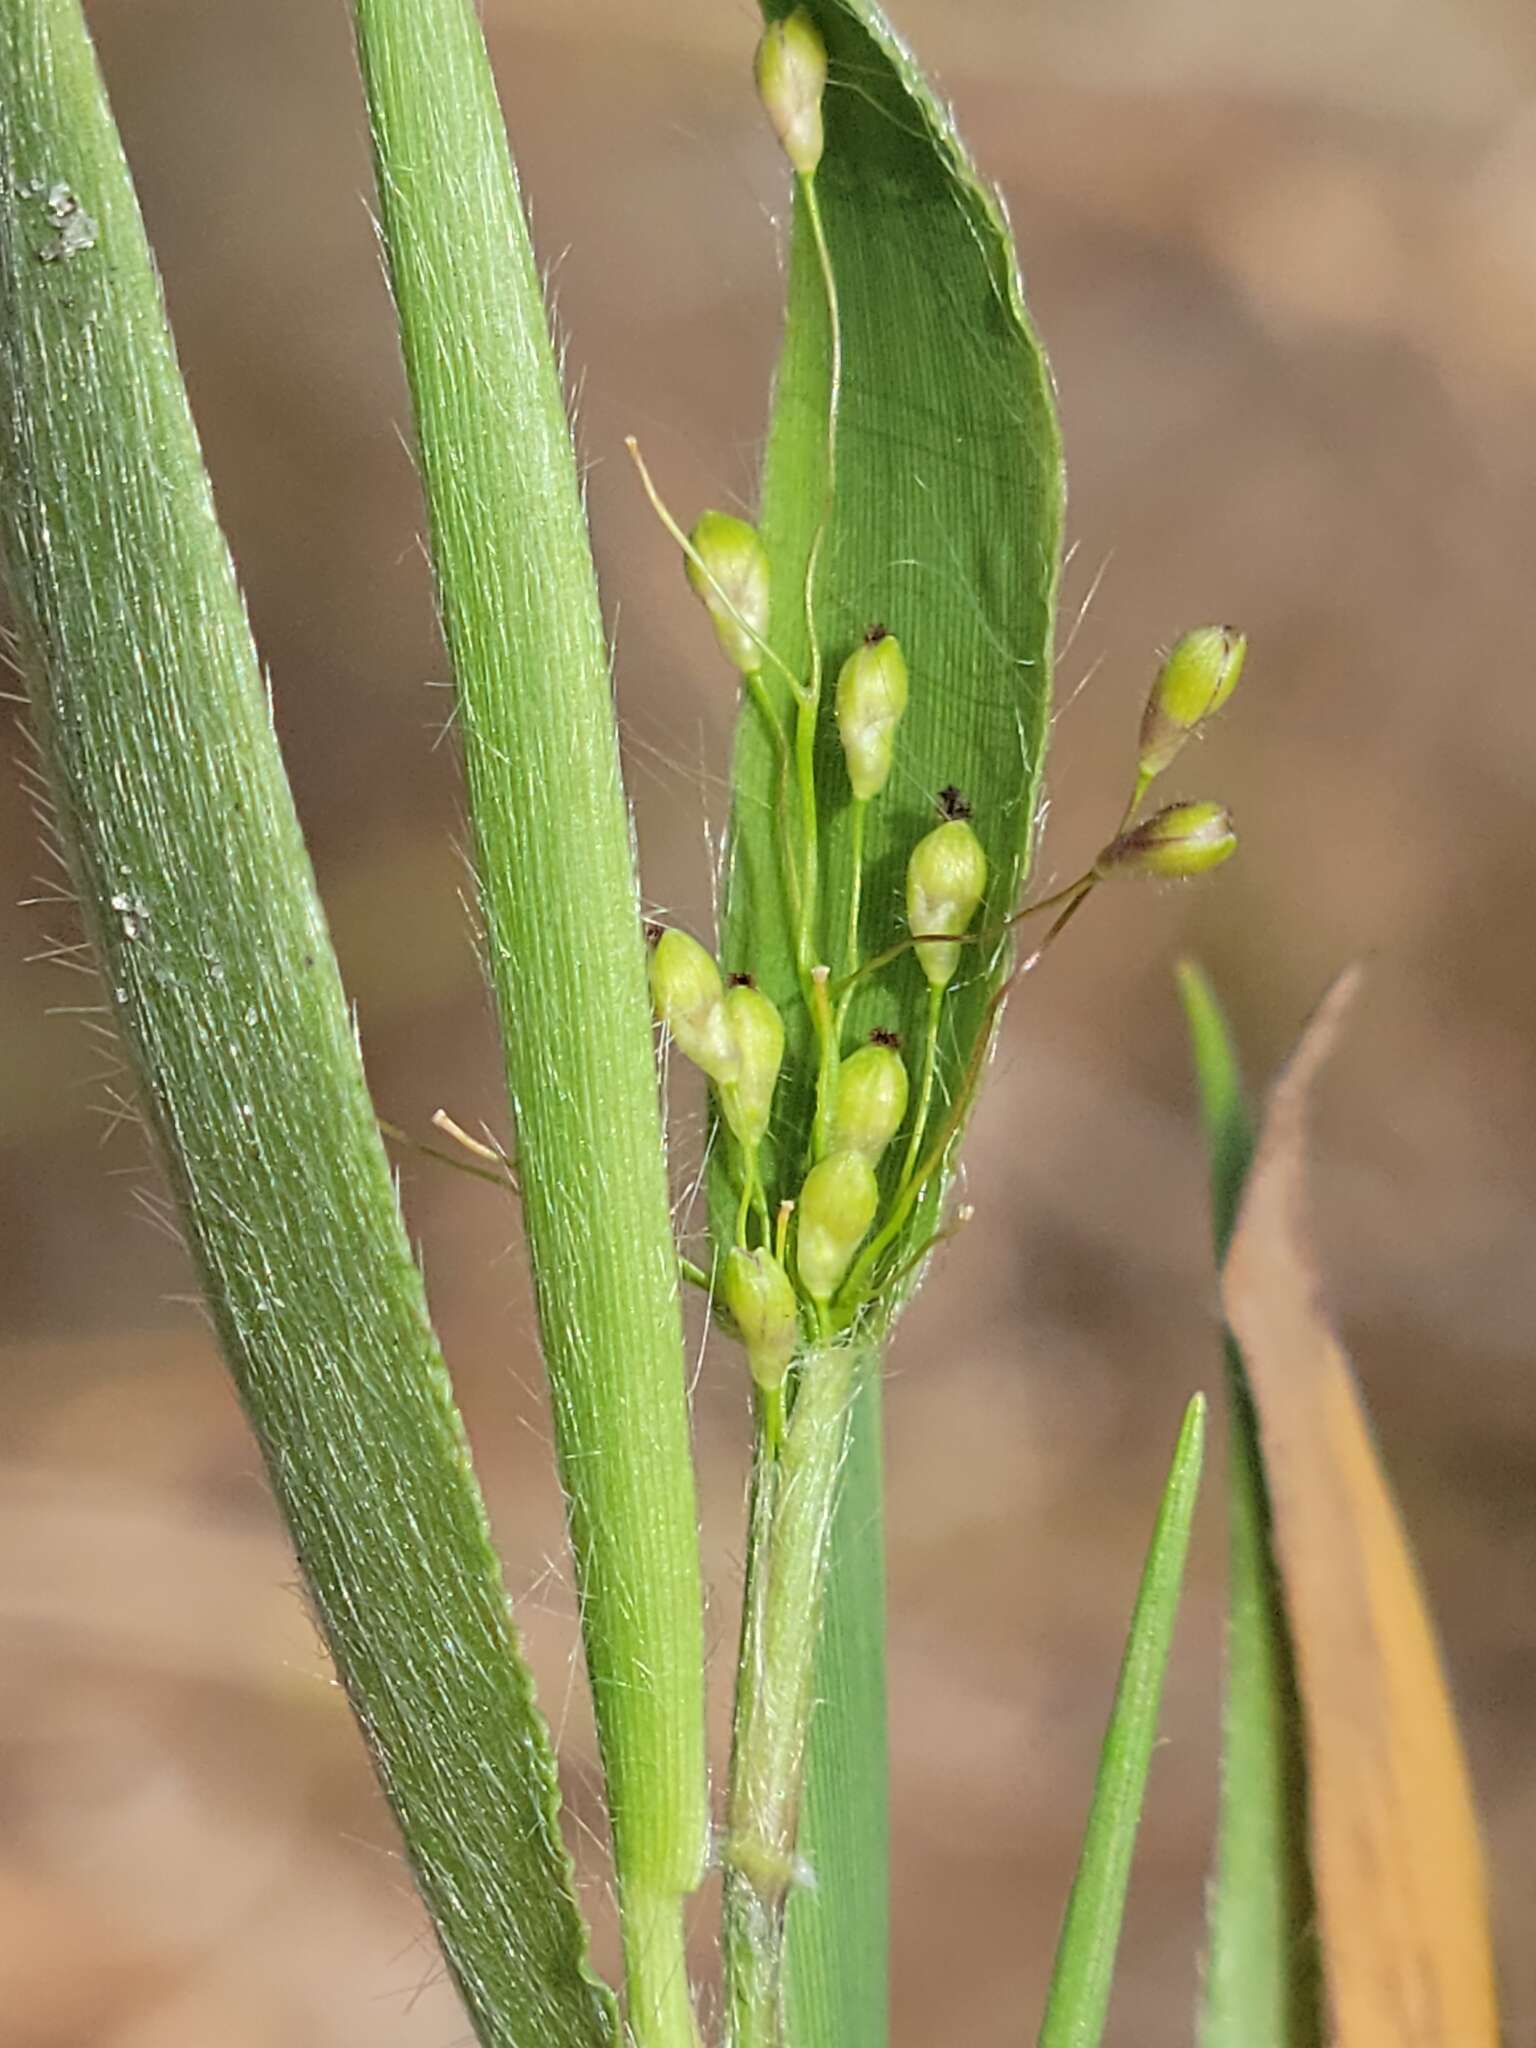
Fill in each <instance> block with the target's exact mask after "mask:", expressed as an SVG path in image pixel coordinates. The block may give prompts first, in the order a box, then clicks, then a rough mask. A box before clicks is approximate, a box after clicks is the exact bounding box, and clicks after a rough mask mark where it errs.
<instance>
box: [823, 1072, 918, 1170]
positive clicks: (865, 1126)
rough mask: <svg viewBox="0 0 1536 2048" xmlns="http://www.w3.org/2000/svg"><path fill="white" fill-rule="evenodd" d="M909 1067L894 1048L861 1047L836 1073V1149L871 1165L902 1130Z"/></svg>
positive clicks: (833, 1127)
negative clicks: (859, 1155) (864, 1160)
mask: <svg viewBox="0 0 1536 2048" xmlns="http://www.w3.org/2000/svg"><path fill="white" fill-rule="evenodd" d="M907 1092H908V1083H907V1069H906V1063H905V1061H904V1060H903V1059H902V1057H901V1054H900V1053H899V1052H898V1051H897V1050H896V1048H895V1046H894V1045H861V1046H860V1047H859V1049H858V1051H857V1052H855V1053H850V1054H849V1056H848V1057H847V1059H845V1060H844V1061H843V1063H842V1065H841V1066H840V1067H839V1068H838V1070H837V1092H836V1094H835V1096H834V1097H833V1104H832V1146H833V1150H834V1151H838V1152H859V1153H862V1155H863V1156H864V1158H866V1159H867V1160H868V1161H869V1163H870V1165H871V1166H878V1165H879V1164H880V1154H881V1153H882V1152H883V1151H884V1150H885V1148H886V1146H887V1145H889V1143H890V1142H891V1140H892V1138H894V1137H895V1135H896V1133H897V1132H898V1131H899V1130H900V1129H901V1120H902V1118H903V1117H904V1116H905V1115H906V1113H907Z"/></svg>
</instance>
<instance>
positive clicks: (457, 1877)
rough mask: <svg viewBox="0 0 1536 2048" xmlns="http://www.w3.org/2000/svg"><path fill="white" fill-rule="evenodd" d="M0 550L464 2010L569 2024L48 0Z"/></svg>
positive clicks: (143, 260) (140, 237) (527, 1755)
mask: <svg viewBox="0 0 1536 2048" xmlns="http://www.w3.org/2000/svg"><path fill="white" fill-rule="evenodd" d="M0 558H3V565H4V570H5V575H6V580H7V583H8V585H9V589H10V592H11V595H12V598H13V600H14V604H15V610H16V617H17V623H18V627H19V630H20V636H21V642H22V654H23V665H24V667H25V669H26V672H27V678H28V685H29V690H30V693H31V701H32V704H33V707H34V716H35V719H36V725H37V731H38V737H39V740H40V742H41V744H42V748H43V753H44V757H45V760H46V763H47V767H48V771H49V775H50V778H51V782H52V787H53V790H54V793H55V796H56V798H57V802H58V808H59V828H60V835H61V838H62V840H63V842H64V844H65V846H66V849H67V851H68V854H69V857H70V862H71V866H72V869H73V873H74V877H75V880H76V883H77V886H78V890H79V895H80V901H81V906H82V910H83V912H84V915H85V918H86V921H87V924H88V926H89V927H90V930H91V936H92V938H93V940H94V942H95V948H96V953H97V957H98V959H99V962H100V964H101V967H102V972H103V980H104V987H105V991H106V999H107V1004H108V1007H109V1009H110V1011H111V1012H112V1014H113V1015H114V1017H115V1021H116V1024H117V1026H118V1029H119V1031H120V1033H121V1035H122V1038H123V1041H124V1043H125V1046H126V1048H127V1050H128V1052H129V1055H130V1057H131V1060H132V1064H133V1068H134V1071H135V1074H136V1078H137V1081H138V1085H139V1091H140V1097H141V1100H142V1102H143V1104H144V1107H145V1110H146V1112H147V1115H148V1118H149V1121H150V1123H151V1124H152V1126H153V1129H154V1131H155V1134H156V1136H157V1137H158V1139H159V1142H160V1147H161V1151H162V1154H163V1156H164V1159H165V1163H166V1167H167V1170H168V1173H169V1177H170V1180H171V1184H172V1187H173V1190H174V1192H175V1194H176V1197H177V1200H178V1203H179V1205H180V1210H181V1216H182V1221H183V1225H184V1228H185V1232H186V1237H187V1241H188V1245H189V1249H190V1251H191V1254H192V1256H193V1259H194V1260H195V1262H196V1265H197V1268H198V1271H199V1274H200V1276H201V1279H202V1281H203V1284H204V1287H205V1289H206V1292H207V1296H208V1300H209V1303H210V1306H211V1308H212V1311H213V1316H214V1320H215V1323H216V1326H217V1331H218V1335H219V1339H220V1342H221V1345H222V1347H223V1350H224V1352H225V1354H226V1357H227V1358H228V1361H229V1364H230V1366H231V1369H232V1371H233V1374H234V1377H235V1379H236V1382H237V1385H238V1387H239V1391H240V1395H241V1398H242V1401H243V1403H244V1405H245V1408H246V1411H247V1414H248V1415H249V1417H250V1420H251V1423H252V1426H253V1428H254V1430H255V1433H256V1436H257V1438H258V1440H259V1443H260V1446H261V1450H262V1454H263V1457H264V1459H265V1461H266V1465H267V1469H268V1473H269V1476H270V1478H271V1481H272V1485H273V1489H274V1492H275V1493H276V1495H277V1498H278V1502H279V1504H280V1506H281V1508H282V1511H283V1514H284V1516H285V1518H286V1521H287V1523H288V1527H289V1529H290V1532H291V1534H292V1537H293V1541H294V1545H295V1548H296V1551H297V1554H298V1557H299V1561H300V1563H301V1565H302V1568H303V1571H304V1575H305V1578H306V1580H307V1581H308V1584H309V1588H310V1591H311V1593H312V1595H313V1598H314V1602H315V1606H316V1610H317V1613H318V1616H319V1619H320V1622H321V1625H322V1627H323V1629H324V1631H325V1634H326V1637H327V1640H328V1642H329V1645H330V1648H331V1651H332V1654H333V1656H334V1658H335V1661H336V1665H337V1669H338V1672H339V1674H340V1676H341V1678H342V1680H343V1682H344V1683H345V1686H346V1689H347V1692H348V1695H349V1697H350V1699H351V1703H352V1706H353V1709H354V1711H355V1713H356V1714H357V1717H358V1719H359V1721H360V1723H361V1724H362V1727H363V1730H364V1732H365V1734H366V1736H367V1739H368V1742H369V1745H370V1747H371V1749H372V1751H373V1755H374V1759H375V1762H376V1765H377V1768H378V1771H379V1773H380V1776H381V1779H382V1781H383V1783H384V1786H385V1789H386V1791H387V1793H388V1795H389V1799H390V1802H391V1804H392V1806H393V1808H394V1810H395V1813H396V1816H397V1818H398V1820H399V1822H400V1826H401V1830H402V1834H403V1836H404V1840H405V1845H406V1849H407V1852H408V1855H409V1857H410V1861H411V1864H412V1867H413V1869H414V1871H415V1873H416V1876H417V1879H418V1882H419V1884H420V1887H421V1890H422V1893H423V1895H424V1897H425V1900H426V1903H427V1905H428V1908H429V1910H430V1911H431V1913H432V1916H433V1919H434V1921H435V1923H436V1926H437V1930H438V1933H439V1937H440V1939H441V1942H442V1945H443V1949H444V1952H445V1954H446V1957H447V1959H448V1962H449V1965H450V1968H451V1969H452V1971H453V1974H454V1976H455V1978H456V1980H457V1982H458V1984H459V1986H460V1988H461V1990H462V1992H463V1994H464V1998H465V2001H466V2004H467V2006H468V2009H469V2012H470V2015H471V2018H472V2021H473V2024H474V2026H475V2028H476V2031H477V2033H478V2035H479V2037H480V2039H481V2040H482V2041H484V2042H486V2043H488V2044H491V2048H514V2044H519V2043H523V2044H526V2043H527V2042H529V2041H534V2040H537V2041H539V2042H540V2043H548V2044H551V2048H600V2044H603V2043H606V2042H609V2041H610V2040H611V2039H612V2036H613V2031H614V2028H613V2015H612V2004H611V2000H610V1999H609V1998H608V1996H607V1994H606V1992H604V1991H603V1989H602V1988H601V1987H600V1986H598V1985H597V1984H595V1983H594V1981H593V1980H592V1978H591V1977H590V1976H589V1975H588V1974H587V1971H586V1966H585V1931H584V1929H583V1926H582V1922H581V1919H580V1915H579V1914H578V1912H577V1910H576V1906H575V1903H574V1899H573V1897H572V1893H571V1889H570V1882H569V1879H570V1871H569V1863H568V1859H567V1856H566V1853H565V1849H564V1846H563V1844H562V1842H561V1838H560V1831H559V1826H558V1820H557V1814H556V1781H555V1767H554V1760H553V1756H552V1753H551V1749H550V1744H549V1738H548V1731H547V1729H546V1728H545V1725H544V1723H543V1721H542V1719H541V1718H540V1716H539V1714H538V1712H537V1709H536V1707H535V1705H534V1701H533V1696H532V1685H531V1680H530V1678H529V1675H528V1672H527V1670H526V1667H525V1666H524V1665H523V1663H522V1661H521V1657H520V1652H519V1648H518V1643H517V1638H516V1634H515V1631H514V1629H513V1626H512V1621H511V1616H510V1613H509V1609H508V1603H507V1598H506V1593H505V1589H504V1587H503V1584H502V1579H501V1574H500V1570H499V1566H498V1564H497V1560H496V1557H495V1553H494V1551H493V1549H492V1546H491V1542H490V1537H489V1533H488V1529H487V1525H486V1518H485V1512H484V1507H483V1505H482V1502H481V1498H480V1495H479V1492H478V1490H477V1488H476V1485H475V1482H474V1478H473V1474H472V1471H471V1469H470V1465H469V1457H468V1450H467V1446H466V1444H465V1441H464V1436H463V1432H462V1429H461V1426H460V1423H459V1418H458V1415H457V1413H456V1410H455V1408H454V1405H453V1400H452V1395H451V1390H450V1388H449V1384H448V1379H447V1375H446V1373H445V1371H444V1369H443V1364H442V1359H441V1356H440V1354H439V1351H438V1347H437V1342H436V1339H435V1337H434V1336H433V1333H432V1330H431V1327H430V1325H429V1322H428V1318H427V1310H426V1303H425V1298H424V1292H423V1288H422V1284H421V1278H420V1275H419V1273H418V1271H417V1269H416V1267H415V1264H414V1262H413V1260H412V1258H411V1255H410V1248H409V1244H408V1241H407V1238H406V1235H405V1231H404V1228H403V1225H402V1222H401V1218H400V1215H399V1212H398V1208H397V1205H396V1199H395V1191H394V1186H393V1182H392V1178H391V1175H390V1171H389V1167H388V1162H387V1161H386V1159H385V1157H384V1153H383V1150H382V1147H381V1144H380V1140H379V1134H378V1130H377V1127H376V1124H375V1121H374V1116H373V1109H372V1105H371V1103H370V1101H369V1098H368V1093H367V1089H366V1085H365V1082H364V1078H363V1072H362V1065H361V1061H360V1058H359V1055H358V1049H357V1044H356V1039H355V1034H354V1026H353V1020H352V1017H351V1014H350V1011H349V1008H348V1005H347V1001H346V997H345V994H344V991H343V989H342V986H341V982H340V978H339V975H338V972H337V968H336V962H335V958H334V955H333V953H332V950H331V946H330V942H329V938H328V935H327V932H326V927H325V921H324V917H323V914H322V912H321V908H320V904H319V901H318V898H317V896H316V893H315V889H314V884H313V878H312V876H311V873H310V869H309V865H308V860H307V857H306V854H305V850H304V846H303V843H302V840H301V837H300V834H299V828H298V824H297V820H296V818H295V816H294V811H293V805H292V800H291V797H290V794H289V790H288V786H287V782H286V779H285V777H284V774H283V770H282V765H281V762H280V759H279V756H278V751H277V744H276V740H275V737H274V734H273V730H272V724H271V717H270V712H269V708H268V704H267V698H266V692H265V688H264V684H263V679H262V676H261V672H260V668H259V665H258V662H257V658H256V653H255V649H254V647H253V646H252V643H251V639H250V634H249V630H248V627H247V625H246V621H245V616H244V611H243V607H242V604H241V599H240V594H239V590H238V588H237V585H236V582H235V577H234V571H233V568H232V566H231V563H230V561H229V557H228V552H227V550H226V547H225V544H224V540H223V537H222V535H221V533H220V531H219V527H218V522H217V518H216V515H215V511H214V507H213V501H212V496H211V492H210V490H209V486H208V482H207V479H206V476H205V475H204V472H203V467H202V458H201V453H200V450H199V448H198V443H197V437H196V432H195V429H194V427H193V423H192V419H191V416H190V413H189V411H188V408H187V403H186V397H185V393H184V390H183V388H182V384H181V379H180V374H179V372H178V369H177V366H176V361H175V355H174V350H173V347H172V343H171V339H170V336H169V333H168V330H167V328H166V325H165V318H164V311H163V307H162V305H161V300H160V293H159V287H158V284H157V281H156V278H155V275H154V270H153V265H152V262H151V258H150V253H149V250H148V247H147V245H146V243H145V239H144V233H143V226H142V223H141V221H140V219H139V215H138V209H137V204H136V201H135V198H134V194H133V189H132V184H131V181H130V178H129V174H128V170H127V166H126V165H125V163H124V161H123V158H122V153H121V148H120V145H119V143H118V139H117V135H116V132H115V130H114V128H113V125H112V119H111V114H110V111H109V109H108V106H107V102H106V97H105V94H104V91H103V89H102V85H101V81H100V79H99V77H98V75H97V72H96V67H95V61H94V55H93V52H92V49H91V45H90V42H89V38H88V36H87V34H86V30H85V26H84V23H83V20H82V18H81V15H80V11H79V8H78V5H77V4H76V0H14V4H11V5H9V6H8V7H7V8H6V9H5V10H4V11H3V15H0Z"/></svg>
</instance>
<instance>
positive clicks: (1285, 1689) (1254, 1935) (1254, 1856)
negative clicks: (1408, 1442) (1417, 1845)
mask: <svg viewBox="0 0 1536 2048" xmlns="http://www.w3.org/2000/svg"><path fill="white" fill-rule="evenodd" d="M1179 993H1180V996H1181V998H1182V1000H1183V1004H1184V1014H1185V1017H1186V1019H1187V1020H1188V1025H1189V1036H1190V1047H1191V1052H1192V1054H1193V1058H1194V1066H1195V1077H1196V1080H1197V1082H1198V1084H1199V1089H1200V1101H1201V1109H1202V1114H1203V1118H1204V1123H1205V1133H1206V1147H1207V1151H1208V1153H1209V1155H1210V1172H1211V1215H1212V1220H1213V1229H1214V1236H1215V1246H1216V1261H1217V1264H1218V1265H1220V1263H1221V1261H1222V1260H1223V1259H1224V1258H1225V1256H1226V1251H1227V1245H1228V1243H1229V1241H1230V1239H1231V1236H1232V1229H1233V1225H1234V1223H1235V1222H1236V1219H1237V1209H1238V1203H1239V1200H1240V1199H1241V1196H1242V1191H1243V1183H1244V1180H1245V1179H1246V1177H1247V1173H1248V1168H1249V1165H1250V1163H1251V1161H1252V1158H1253V1125H1252V1120H1251V1118H1250V1115H1249V1111H1248V1105H1247V1102H1246V1100H1245V1097H1244V1092H1243V1082H1242V1075H1241V1073H1240V1071H1239V1067H1238V1060H1237V1053H1236V1048H1235V1047H1234V1045H1233V1043H1232V1037H1231V1033H1230V1031H1229V1029H1228V1026H1227V1020H1226V1017H1225V1016H1224V1014H1223V1012H1222V1009H1221V1005H1220V1003H1219V1001H1218V1000H1217V997H1216V994H1215V991H1214V990H1213V989H1212V987H1211V985H1210V982H1209V981H1208V980H1207V979H1206V977H1205V976H1204V975H1203V974H1202V973H1201V971H1200V970H1199V968H1198V967H1196V966H1194V965H1193V964H1192V963H1190V962H1187V961H1186V962H1184V963H1183V964H1182V965H1181V966H1180V968H1179ZM1225 1347H1226V1364H1227V1375H1226V1377H1227V1395H1228V1413H1229V1420H1228V1454H1227V1455H1228V1467H1227V1514H1228V1577H1229V1585H1228V1596H1227V1598H1228V1618H1227V1657H1226V1686H1225V1695H1224V1701H1223V1712H1222V1763H1221V1815H1220V1821H1219V1827H1218V1835H1217V1847H1216V1869H1215V1874H1214V1877H1213V1880H1212V1883H1211V1888H1210V1895H1209V1899H1208V1903H1207V1919H1208V1927H1209V1941H1210V1947H1209V1954H1208V1957H1207V1961H1206V1973H1205V1997H1204V2005H1203V2009H1202V2013H1201V2021H1200V2042H1201V2048H1320V2044H1321V2042H1322V2040H1323V2010H1322V1986H1321V1981H1320V1977H1319V1970H1318V1954H1317V1932H1316V1926H1315V1902H1314V1899H1313V1892H1312V1879H1311V1872H1310V1867H1309V1862H1308V1853H1307V1773H1306V1758H1305V1754H1304V1750H1303V1739H1302V1722H1301V1705H1300V1701H1299V1700H1298V1698H1297V1693H1296V1672H1295V1659H1294V1654H1293V1650H1292V1645H1291V1636H1290V1629H1289V1626H1288V1624H1287V1621H1286V1614H1285V1602H1284V1596H1283V1592H1282V1589H1281V1585H1280V1579H1279V1575H1278V1573H1277V1570H1276V1566H1275V1558H1274V1550H1273V1544H1272V1538H1271V1528H1270V1509H1269V1495H1268V1491H1267V1488H1266V1486H1265V1480H1264V1465H1263V1456H1262V1451H1261V1447H1260V1443H1259V1433H1258V1419H1257V1416H1256V1415H1255V1412H1254V1406H1253V1397H1252V1394H1251V1393H1250V1391H1249V1387H1248V1380H1247V1374H1246V1372H1245V1371H1244V1368H1243V1361H1242V1356H1241V1354H1240V1353H1239V1351H1238V1348H1237V1346H1236V1344H1235V1343H1234V1342H1233V1340H1232V1338H1231V1336H1230V1335H1228V1336H1227V1337H1226V1339H1225Z"/></svg>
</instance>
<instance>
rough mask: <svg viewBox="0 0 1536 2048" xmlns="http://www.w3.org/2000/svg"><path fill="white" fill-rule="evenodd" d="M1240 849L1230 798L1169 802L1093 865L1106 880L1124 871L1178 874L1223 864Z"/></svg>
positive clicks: (1202, 871)
mask: <svg viewBox="0 0 1536 2048" xmlns="http://www.w3.org/2000/svg"><path fill="white" fill-rule="evenodd" d="M1236 851H1237V834H1236V832H1235V831H1234V830H1233V827H1232V813H1231V812H1230V811H1229V810H1228V809H1227V807H1226V805H1225V804H1217V803H1209V802H1201V803H1188V804H1169V805H1168V806H1167V808H1166V809H1165V810H1161V811H1157V812H1155V813H1154V814H1153V816H1152V817H1150V818H1148V819H1147V820H1146V821H1145V823H1143V824H1140V825H1133V826H1132V827H1131V829H1130V831H1129V832H1122V833H1121V834H1120V837H1119V838H1118V839H1114V840H1111V841H1110V843H1109V845H1108V846H1106V847H1105V849H1104V851H1103V852H1102V853H1101V854H1100V855H1099V857H1098V859H1097V860H1096V861H1095V862H1094V864H1093V871H1094V873H1095V874H1096V875H1097V876H1098V877H1099V878H1100V880H1102V881H1113V880H1116V879H1118V878H1119V877H1120V876H1122V875H1125V876H1138V875H1162V876H1170V877H1173V878H1176V879H1177V878H1180V877H1184V876H1190V875H1203V874H1206V873H1208V872H1209V870H1210V869H1212V868H1219V867H1220V866H1221V864H1222V862H1223V861H1224V860H1228V859H1230V857H1231V856H1232V855H1233V854H1234V853H1236Z"/></svg>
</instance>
